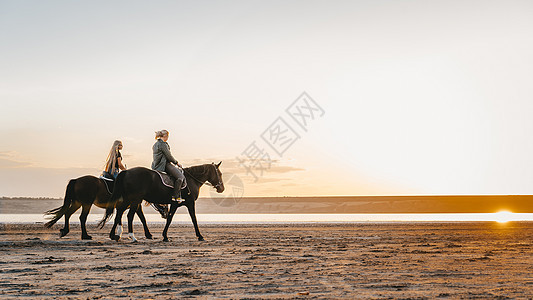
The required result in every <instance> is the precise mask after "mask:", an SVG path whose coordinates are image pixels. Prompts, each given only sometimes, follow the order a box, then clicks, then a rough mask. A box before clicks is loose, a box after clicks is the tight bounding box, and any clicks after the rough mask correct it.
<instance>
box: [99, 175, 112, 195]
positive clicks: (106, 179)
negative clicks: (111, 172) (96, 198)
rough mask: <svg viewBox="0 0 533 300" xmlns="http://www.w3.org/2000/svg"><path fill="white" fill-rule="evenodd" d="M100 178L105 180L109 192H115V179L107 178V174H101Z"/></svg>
mask: <svg viewBox="0 0 533 300" xmlns="http://www.w3.org/2000/svg"><path fill="white" fill-rule="evenodd" d="M100 179H102V181H103V182H104V184H105V188H106V189H107V192H108V193H110V194H113V189H114V187H115V180H113V179H111V178H107V177H105V176H100Z"/></svg>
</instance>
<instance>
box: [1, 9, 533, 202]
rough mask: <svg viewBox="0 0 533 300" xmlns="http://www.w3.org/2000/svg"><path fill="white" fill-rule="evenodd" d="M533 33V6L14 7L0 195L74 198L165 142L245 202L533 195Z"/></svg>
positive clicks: (5, 46) (5, 38)
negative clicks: (254, 163) (114, 151)
mask: <svg viewBox="0 0 533 300" xmlns="http://www.w3.org/2000/svg"><path fill="white" fill-rule="evenodd" d="M532 32H533V2H531V1H374V0H372V1H370V0H369V1H189V2H180V1H11V0H1V1H0V41H1V42H0V103H1V107H0V197H1V196H9V197H14V196H32V197H39V196H44V197H61V196H62V195H63V194H64V191H65V186H66V184H67V182H68V180H69V179H71V178H76V177H80V176H82V175H86V174H90V175H99V174H100V173H101V171H102V168H103V165H104V162H105V159H106V156H107V153H108V151H109V148H110V147H111V145H112V143H113V141H114V140H115V139H119V140H122V141H123V143H124V149H123V150H122V154H123V157H124V163H125V164H126V165H127V167H129V168H131V167H135V166H145V167H149V166H150V164H151V160H152V150H151V147H152V144H153V143H154V131H156V130H161V129H167V130H169V131H170V139H169V144H170V146H171V149H172V152H173V154H174V155H175V156H176V158H177V159H178V160H179V161H180V162H181V163H182V164H183V165H184V166H192V165H196V164H203V163H210V162H212V161H222V166H221V170H222V172H224V173H225V174H226V175H225V176H226V177H225V178H226V179H229V178H230V177H231V175H230V174H234V175H235V176H237V177H238V178H240V179H241V180H242V181H243V188H244V194H245V195H246V196H303V195H324V196H326V195H465V194H482V195H484V194H532V193H533V184H532V183H533V138H532V135H533V121H532V119H531V112H532V111H533V84H532V82H533V55H531V54H532V53H533V35H532V34H531V33H532ZM303 92H306V93H307V94H308V96H310V97H311V98H312V99H313V100H314V101H315V103H316V104H317V105H318V106H317V107H320V109H321V111H319V110H315V111H314V112H315V113H316V114H315V115H313V118H312V119H311V118H310V119H308V121H309V122H308V124H307V126H306V127H305V129H304V128H302V127H299V126H298V125H297V123H296V121H295V120H294V119H292V118H291V117H290V115H289V114H288V113H287V112H286V110H287V109H288V108H289V106H290V105H291V104H292V103H293V102H294V101H295V100H297V98H298V97H299V96H300V95H302V93H303ZM280 117H281V120H283V121H285V122H286V124H287V125H288V126H290V128H292V130H294V132H295V133H296V134H298V136H299V139H297V140H295V141H294V143H293V144H290V147H288V148H287V149H286V150H285V151H284V152H283V154H282V155H279V154H277V153H276V152H275V151H274V150H273V149H272V148H270V146H269V145H267V143H266V141H265V140H264V139H262V135H263V136H264V133H265V132H266V133H267V135H268V131H267V129H268V128H269V127H270V126H271V125H272V124H275V123H274V122H275V121H276V120H279V119H278V118H280ZM254 142H255V144H253V145H256V146H258V147H259V148H260V149H261V150H263V153H268V154H269V156H270V159H271V160H272V162H271V163H272V164H271V165H270V167H269V168H268V169H265V170H264V172H263V174H262V175H260V176H258V180H257V181H256V180H255V178H254V177H253V176H252V175H251V174H249V173H247V171H246V169H245V168H244V167H243V166H242V165H239V160H238V158H239V157H240V158H242V157H244V156H245V155H244V154H243V153H246V151H245V150H247V149H249V148H248V147H249V146H250V145H252V143H254ZM278 142H279V141H278ZM285 145H287V144H285ZM228 176H229V177H228ZM228 186H229V187H230V188H228V189H227V193H232V189H231V187H233V186H232V185H231V184H228ZM203 195H204V196H208V195H209V189H205V190H204V192H203Z"/></svg>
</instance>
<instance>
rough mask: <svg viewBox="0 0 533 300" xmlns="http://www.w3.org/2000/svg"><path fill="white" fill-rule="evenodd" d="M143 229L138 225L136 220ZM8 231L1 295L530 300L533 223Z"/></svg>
mask: <svg viewBox="0 0 533 300" xmlns="http://www.w3.org/2000/svg"><path fill="white" fill-rule="evenodd" d="M137 225H138V223H137ZM61 226H62V224H58V225H55V226H54V227H53V228H52V229H45V228H43V227H42V225H39V224H26V225H24V224H0V254H1V255H0V268H1V273H0V298H2V299H11V298H12V299H14V298H18V297H26V299H39V298H47V299H50V298H54V299H117V298H125V299H130V298H134V299H137V298H140V299H183V298H189V297H190V298H193V297H194V298H205V299H211V298H229V299H245V298H248V299H258V298H261V299H262V298H274V299H277V298H280V299H293V298H294V299H307V298H334V299H335V298H337V299H338V298H368V299H384V298H394V299H398V298H403V299H436V298H442V299H446V298H449V299H457V298H469V299H470V298H479V299H494V298H499V299H504V298H513V299H531V298H532V297H533V240H532V238H533V223H531V222H520V223H518V222H517V223H506V224H499V223H355V224H285V225H284V224H275V225H272V224H262V225H249V224H248V225H228V224H226V225H216V224H209V225H206V224H200V230H201V231H202V234H203V235H204V237H205V238H206V241H204V242H199V241H197V240H196V237H195V236H194V231H193V229H192V225H173V226H172V227H171V228H170V231H169V238H170V239H171V240H170V242H167V243H165V242H162V238H161V231H162V225H160V224H150V228H151V231H152V234H154V239H153V240H147V239H145V238H144V234H143V233H142V228H141V227H139V226H136V227H135V229H136V236H137V238H138V239H139V240H138V242H136V243H132V242H131V241H130V240H128V239H127V237H126V235H123V239H122V240H120V241H119V242H114V241H111V240H109V239H108V238H107V235H108V230H109V227H107V226H106V228H104V229H103V230H98V229H96V228H95V226H94V225H90V226H89V233H90V234H91V235H92V236H93V240H92V241H82V240H80V229H79V225H77V226H76V225H73V226H72V228H71V232H70V234H69V235H68V236H67V237H65V238H61V239H59V238H58V236H57V233H58V230H59V228H60V227H61Z"/></svg>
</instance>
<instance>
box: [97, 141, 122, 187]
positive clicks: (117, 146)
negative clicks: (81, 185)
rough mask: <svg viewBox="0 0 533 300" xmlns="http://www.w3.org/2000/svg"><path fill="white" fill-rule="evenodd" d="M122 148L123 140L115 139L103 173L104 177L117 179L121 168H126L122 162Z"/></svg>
mask: <svg viewBox="0 0 533 300" xmlns="http://www.w3.org/2000/svg"><path fill="white" fill-rule="evenodd" d="M120 150H122V142H121V141H118V140H117V141H114V142H113V146H112V147H111V150H109V155H108V156H107V161H106V163H105V167H104V172H103V173H102V175H103V176H104V177H106V178H109V179H115V178H117V176H118V172H120V170H123V171H124V170H126V167H125V166H124V165H123V164H122V155H121V154H120Z"/></svg>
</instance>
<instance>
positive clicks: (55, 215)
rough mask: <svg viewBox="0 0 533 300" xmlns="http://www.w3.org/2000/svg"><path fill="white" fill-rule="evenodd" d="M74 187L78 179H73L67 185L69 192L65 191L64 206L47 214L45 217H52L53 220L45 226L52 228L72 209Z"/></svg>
mask: <svg viewBox="0 0 533 300" xmlns="http://www.w3.org/2000/svg"><path fill="white" fill-rule="evenodd" d="M74 185H76V179H71V180H70V181H69V183H68V185H67V190H66V191H65V199H64V200H63V206H60V207H58V208H54V209H51V210H49V211H47V212H45V213H44V214H45V216H51V217H52V219H51V220H50V221H48V222H46V223H45V224H44V226H46V227H48V228H50V227H52V225H54V224H55V223H56V222H57V221H59V219H61V217H63V215H65V213H66V212H67V211H68V209H69V208H70V205H71V204H72V200H74V197H75V193H74Z"/></svg>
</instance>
